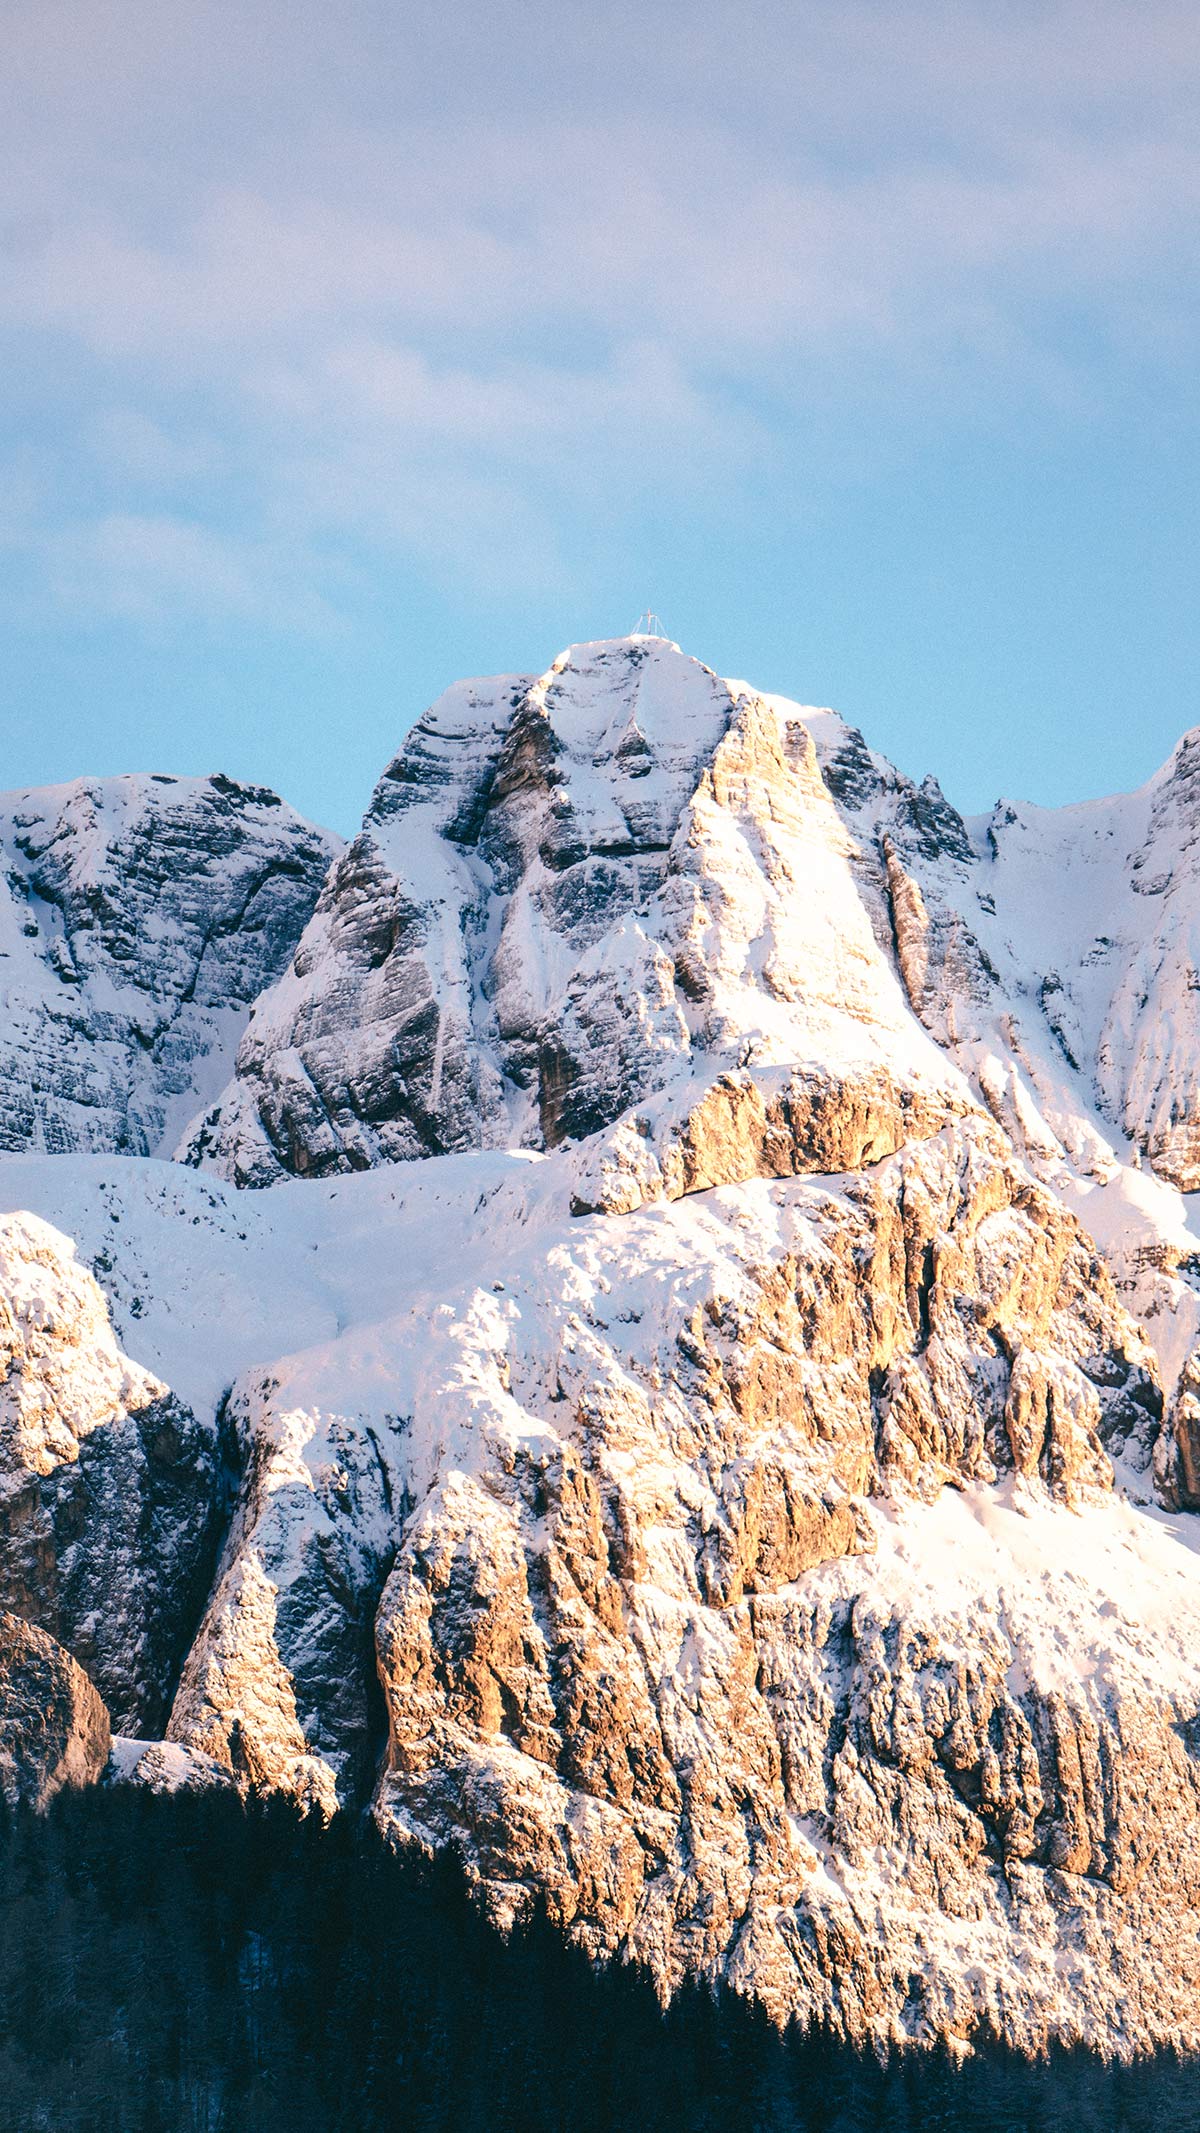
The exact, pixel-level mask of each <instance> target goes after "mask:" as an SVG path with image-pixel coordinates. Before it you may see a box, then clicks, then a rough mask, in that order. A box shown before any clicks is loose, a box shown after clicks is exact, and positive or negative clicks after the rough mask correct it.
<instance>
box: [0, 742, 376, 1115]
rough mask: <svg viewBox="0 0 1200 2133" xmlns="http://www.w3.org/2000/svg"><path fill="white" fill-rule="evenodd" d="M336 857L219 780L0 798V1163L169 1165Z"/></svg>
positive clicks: (316, 833)
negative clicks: (150, 1159)
mask: <svg viewBox="0 0 1200 2133" xmlns="http://www.w3.org/2000/svg"><path fill="white" fill-rule="evenodd" d="M337 848H338V847H337V839H336V838H332V837H330V836H328V835H327V834H326V833H325V832H324V831H321V830H315V829H313V828H312V827H311V826H310V825H309V824H308V823H307V822H302V821H301V820H300V818H299V816H298V815H295V814H293V812H292V810H291V808H289V807H285V806H284V805H283V803H282V801H280V800H279V799H278V798H277V797H276V795H275V794H274V793H272V792H267V791H266V790H264V789H263V788H261V787H257V786H255V787H250V786H244V785H236V784H234V783H233V781H232V780H231V779H229V778H226V777H222V776H217V777H213V778H171V777H165V776H164V777H126V778H81V779H79V780H77V781H76V783H75V784H73V785H60V786H50V787H47V788H45V789H44V790H42V791H34V792H19V793H6V794H4V795H2V796H0V998H2V999H3V1002H4V1005H3V1011H2V1013H0V1149H18V1148H45V1149H47V1150H49V1151H50V1152H52V1153H56V1154H57V1153H60V1152H63V1151H66V1150H70V1149H97V1150H100V1149H103V1150H108V1149H120V1150H122V1151H124V1152H127V1153H129V1154H132V1155H147V1154H156V1153H158V1152H159V1151H160V1150H161V1151H162V1152H164V1153H169V1152H170V1149H171V1148H172V1147H173V1145H174V1143H175V1141H176V1140H177V1139H178V1136H179V1134H180V1132H181V1131H182V1129H183V1127H184V1125H185V1124H186V1123H187V1121H188V1119H189V1118H191V1117H192V1116H193V1115H194V1113H195V1112H196V1111H197V1110H198V1109H199V1107H200V1105H201V1104H202V1103H203V1102H204V1101H205V1100H206V1099H207V1098H208V1097H209V1095H210V1094H211V1092H212V1091H213V1090H214V1089H217V1088H219V1087H220V1085H221V1082H222V1081H223V1080H224V1078H225V1076H226V1075H227V1074H228V1071H229V1064H230V1061H231V1059H232V1056H233V1054H234V1052H235V1051H236V1048H237V1042H238V1038H239V1037H240V1035H241V1033H242V1030H243V1028H244V1027H245V1023H246V1019H247V1016H248V1012H249V1009H250V1006H251V1004H252V1002H253V1001H254V999H255V998H256V996H257V995H258V994H259V993H260V992H261V991H262V989H263V987H264V985H267V984H269V983H270V982H271V980H272V979H273V978H275V977H277V976H278V975H279V973H280V972H281V971H282V970H283V969H285V968H286V966H287V964H288V962H289V961H290V959H291V955H292V951H293V949H294V948H295V945H296V942H297V940H298V939H299V937H300V933H301V930H302V928H303V926H304V924H305V922H306V920H307V918H308V916H309V913H310V912H311V910H312V907H313V904H314V903H315V901H316V896H317V891H318V890H319V888H320V886H321V882H322V880H323V878H324V875H325V872H326V869H327V868H328V866H329V862H330V860H331V858H332V857H333V855H334V853H335V852H336V850H337Z"/></svg>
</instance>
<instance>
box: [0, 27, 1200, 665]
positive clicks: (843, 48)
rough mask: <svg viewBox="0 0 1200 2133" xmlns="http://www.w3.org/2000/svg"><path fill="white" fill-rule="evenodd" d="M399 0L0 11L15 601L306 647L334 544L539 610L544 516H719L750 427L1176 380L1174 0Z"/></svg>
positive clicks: (1186, 58)
mask: <svg viewBox="0 0 1200 2133" xmlns="http://www.w3.org/2000/svg"><path fill="white" fill-rule="evenodd" d="M420 12H421V13H422V16H423V17H424V15H425V14H427V13H428V14H429V16H430V19H428V20H426V19H422V20H420V21H415V20H414V21H409V20H407V19H402V18H407V17H409V16H413V17H415V16H416V15H417V13H418V11H416V10H403V11H396V10H392V9H390V8H386V7H384V6H383V5H381V4H379V0H350V4H349V6H348V7H347V8H346V9H343V10H336V11H333V10H328V9H318V8H317V6H316V5H315V0H300V4H299V5H297V6H292V7H289V8H286V9H285V8H284V7H283V6H282V5H276V4H275V0H261V4H260V5H259V6H256V7H255V8H253V9H246V8H244V7H241V6H237V5H234V4H232V0H160V4H158V5H156V6H155V7H153V8H152V7H151V6H150V5H149V0H87V4H84V0H23V4H20V5H18V7H17V9H16V19H15V22H14V23H13V25H12V27H11V32H10V45H11V49H10V53H9V64H8V66H7V68H6V78H7V82H8V87H7V91H6V92H3V94H4V97H5V98H6V100H7V108H5V105H4V103H3V102H0V124H3V126H4V128H5V140H6V147H5V150H4V156H5V160H6V165H7V169H8V172H9V180H8V198H7V204H6V207H5V210H4V212H3V214H0V248H2V249H3V252H4V256H5V265H6V269H7V271H6V272H5V273H4V274H3V275H2V276H0V331H3V332H5V333H7V334H8V336H9V337H10V342H11V347H12V349H13V351H14V357H13V360H14V362H15V363H16V364H17V365H18V366H24V367H25V368H26V369H29V368H30V366H32V367H33V369H34V370H37V371H39V372H40V371H41V370H42V369H43V367H44V370H45V375H46V376H47V377H49V378H50V379H51V380H52V379H53V377H54V375H55V374H56V373H57V372H58V371H61V373H62V377H63V380H64V382H63V386H62V409H61V421H60V423H59V424H58V425H57V427H56V425H55V424H54V421H53V408H52V400H53V392H52V387H51V386H46V387H45V388H43V387H41V386H40V385H39V387H38V391H37V393H36V394H35V395H34V397H35V399H36V401H37V414H38V417H39V420H40V422H41V425H42V431H43V434H44V436H45V438H46V444H45V452H46V467H47V469H52V470H53V471H52V472H50V473H48V481H49V485H50V487H51V489H52V491H53V490H54V489H55V485H56V484H58V485H59V487H58V490H57V500H55V497H54V496H53V495H52V497H51V499H50V501H49V502H48V503H47V505H46V508H45V511H44V513H43V514H42V516H41V517H37V516H36V515H35V520H34V523H33V525H32V527H31V529H30V531H29V533H28V544H27V545H28V551H29V554H30V555H31V556H32V557H33V558H35V559H40V562H39V567H41V568H43V570H44V573H45V587H46V592H47V596H48V597H51V598H58V599H60V600H62V601H63V602H65V603H71V604H72V605H76V604H78V603H80V602H84V603H91V604H92V605H95V604H97V603H101V602H105V601H107V602H108V603H109V604H110V606H111V608H112V610H113V612H116V613H119V614H121V615H122V616H125V617H126V618H128V619H130V620H131V621H139V620H149V621H152V622H161V620H162V618H163V616H164V615H165V614H167V613H169V612H171V611H175V612H178V613H179V614H180V615H183V616H190V615H194V614H195V613H196V612H198V611H201V610H203V611H205V612H217V611H220V610H225V611H227V612H228V613H230V614H231V615H236V616H244V615H247V614H249V613H252V612H264V611H269V612H271V613H275V614H278V615H280V616H284V615H292V616H293V617H295V616H298V615H300V614H301V613H303V614H304V615H309V616H311V615H313V614H317V615H318V616H323V615H324V613H325V611H326V608H329V609H334V608H336V606H337V604H338V600H339V597H340V589H339V584H338V582H337V580H338V572H339V568H344V566H339V565H338V563H337V560H336V559H337V542H338V539H339V536H345V537H346V538H353V539H354V540H367V541H368V542H377V543H379V544H380V545H381V552H388V551H389V550H390V551H392V552H395V551H397V550H400V551H404V552H407V553H409V554H414V555H419V556H420V557H421V558H422V560H423V562H424V564H425V566H426V567H428V568H431V569H433V570H445V571H449V572H463V571H465V572H467V573H470V574H476V575H478V577H479V579H480V582H487V583H489V584H493V583H496V582H499V581H501V580H503V578H504V576H505V574H506V573H509V572H513V571H518V570H523V571H526V572H533V573H535V574H537V575H540V577H541V578H542V579H543V580H544V581H547V582H548V581H550V580H552V579H553V578H554V576H555V574H556V573H557V572H558V571H560V570H561V569H563V568H564V567H565V565H564V562H563V557H562V550H561V513H562V508H563V505H562V499H563V496H564V494H565V493H566V492H567V491H568V490H569V489H570V487H571V486H572V485H578V484H579V483H580V482H585V483H589V484H590V485H591V488H592V492H593V498H594V505H593V510H594V519H595V524H596V525H603V524H610V523H613V522H614V521H615V520H616V519H617V518H619V514H620V510H621V508H622V499H623V498H624V499H626V500H627V499H628V498H629V497H631V496H637V495H641V494H642V493H644V490H645V488H646V486H647V484H649V485H650V486H651V487H653V488H655V489H656V490H657V491H658V493H660V494H661V493H664V491H667V492H670V493H672V494H674V495H675V496H676V497H678V498H679V499H680V500H681V502H682V500H684V499H690V498H694V497H695V495H696V494H697V492H698V491H701V490H703V489H705V488H707V490H708V492H709V493H710V494H711V495H713V496H716V495H719V494H720V493H721V492H723V491H724V489H725V488H726V486H727V485H728V484H729V483H730V482H732V481H736V479H737V477H738V474H739V470H743V471H744V470H745V469H747V468H751V467H755V466H759V465H761V464H762V461H763V458H764V455H769V453H770V449H771V433H772V423H773V422H774V421H776V420H777V419H780V411H781V410H782V411H783V414H784V416H785V417H786V418H787V419H789V420H791V419H795V418H796V416H797V414H799V415H800V416H802V417H803V418H805V419H811V418H812V417H813V411H814V410H817V411H820V410H822V409H833V410H835V411H837V410H840V411H841V413H842V415H843V416H844V417H845V418H846V419H847V420H848V422H849V425H850V427H851V428H853V403H854V396H855V394H856V393H861V392H864V391H869V392H870V393H871V394H874V395H879V394H881V393H883V394H886V393H887V392H888V391H892V392H894V393H895V394H896V395H897V396H898V397H903V398H907V400H908V401H909V402H910V403H911V402H912V401H913V400H914V399H915V398H917V397H918V396H919V394H920V392H921V390H922V389H928V388H929V385H930V381H931V380H939V381H940V380H944V378H945V377H946V375H947V374H948V373H950V372H953V374H954V375H955V377H956V378H957V379H958V380H959V383H960V387H961V388H962V389H965V390H968V391H969V390H975V391H977V392H978V393H979V394H980V395H981V396H983V397H988V398H995V397H996V396H1003V395H1005V394H1014V393H1015V394H1018V395H1028V394H1030V393H1032V394H1034V395H1036V394H1038V393H1039V392H1044V393H1047V394H1048V395H1050V396H1051V397H1054V396H1059V397H1062V396H1064V395H1069V394H1070V392H1071V391H1072V390H1073V389H1075V387H1076V386H1078V389H1079V390H1080V391H1081V392H1087V391H1090V390H1093V389H1095V379H1094V377H1091V376H1090V375H1089V368H1090V366H1092V358H1091V356H1090V355H1089V352H1088V344H1089V341H1090V344H1091V347H1092V348H1093V349H1094V348H1095V347H1096V346H1099V345H1101V344H1103V343H1106V342H1108V343H1111V342H1112V341H1113V340H1114V339H1122V338H1123V342H1124V345H1125V348H1126V350H1127V352H1132V353H1131V359H1136V360H1137V361H1141V362H1152V361H1154V360H1162V361H1163V362H1165V363H1168V364H1174V365H1179V364H1182V363H1183V362H1185V361H1186V360H1188V359H1189V358H1190V357H1194V351H1195V339H1196V330H1197V324H1198V320H1197V313H1196V307H1195V300H1194V297H1193V296H1192V295H1191V293H1190V290H1189V289H1188V288H1187V286H1186V285H1185V281H1184V277H1183V275H1182V273H1181V265H1182V263H1183V262H1184V261H1185V260H1188V259H1190V258H1191V257H1192V256H1193V254H1194V248H1195V244H1196V240H1197V236H1198V234H1200V144H1198V141H1197V137H1196V134H1195V131H1194V128H1191V127H1190V126H1189V124H1188V118H1189V115H1190V104H1191V100H1192V99H1193V98H1194V95H1195V92H1196V89H1197V87H1198V86H1200V30H1198V27H1197V18H1196V15H1195V11H1194V9H1193V8H1192V7H1190V6H1188V7H1181V6H1176V5H1174V4H1172V0H1150V4H1149V5H1148V6H1147V7H1146V8H1145V9H1143V10H1141V11H1140V13H1139V23H1138V31H1137V35H1136V36H1133V35H1131V33H1130V17H1129V13H1128V10H1127V8H1125V7H1124V6H1119V7H1118V6H1116V5H1113V4H1110V0H1097V4H1095V5H1090V6H1083V5H1081V4H1077V0H1057V4H1053V0H1051V4H1036V5H1035V4H1034V0H1028V4H1019V0H1009V4H1004V5H1000V6H986V7H985V6H983V5H982V4H980V5H974V6H971V5H968V6H966V7H963V6H953V7H951V6H949V5H943V4H940V0H937V4H935V0H921V4H918V0H907V4H901V5H898V6H893V7H884V6H882V5H874V4H865V0H857V4H855V0H851V4H849V5H839V6H836V7H835V6H833V5H832V4H820V5H810V6H808V7H801V8H799V9H795V10H792V9H781V8H779V7H777V6H773V5H770V4H769V0H746V4H744V5H741V6H739V7H738V8H737V9H734V8H732V7H730V6H726V5H723V4H722V5H720V6H708V7H705V6H704V5H701V6H700V7H699V8H697V7H695V6H693V7H690V8H688V9H686V10H685V9H684V8H683V7H682V6H681V5H676V4H675V0H670V4H664V5H663V6H661V7H659V8H656V9H654V10H652V11H644V10H637V9H634V8H633V7H632V6H625V5H607V6H602V7H601V8H600V9H599V10H598V11H596V12H595V13H594V15H593V16H592V17H591V18H589V20H588V21H587V22H583V21H582V20H581V21H578V22H574V23H568V21H567V19H566V15H565V11H563V10H562V9H561V8H560V7H555V8H549V7H545V8H542V9H539V8H538V7H536V6H534V7H532V8H530V7H526V8H522V9H520V10H518V9H517V8H516V7H515V6H510V5H508V4H507V0H506V4H503V5H500V6H498V7H491V8H489V9H487V10H484V9H483V8H478V9H476V8H466V9H458V10H453V11H452V10H443V11H440V14H439V15H438V16H437V17H436V18H435V17H434V16H433V11H420ZM648 17H649V19H648ZM318 113H319V114H320V115H319V117H317V116H315V114H318ZM1064 308H1068V309H1070V311H1071V313H1072V316H1073V317H1074V318H1076V319H1080V318H1082V319H1083V320H1085V321H1086V323H1087V329H1088V330H1087V332H1085V333H1082V334H1079V335H1077V336H1076V339H1075V342H1074V343H1073V345H1071V346H1070V347H1069V348H1064V345H1063V332H1062V317H1063V312H1064ZM36 427H37V425H36V424H35V429H36ZM64 432H65V434H66V435H67V436H68V437H69V438H70V439H71V444H72V466H71V471H70V475H69V478H68V479H67V480H66V481H65V482H64V481H63V478H62V472H61V467H62V449H63V443H62V440H63V435H64ZM222 485H223V486H222ZM222 496H224V502H222ZM164 498H167V499H169V500H170V509H165V508H164ZM305 544H308V545H305ZM294 583H299V584H300V585H301V586H307V587H308V588H309V589H308V590H303V591H301V593H299V594H298V595H295V596H294V597H292V602H291V604H290V605H289V597H291V596H289V595H288V593H287V587H288V586H289V584H294ZM322 583H323V585H324V590H323V591H318V590H317V588H318V587H319V586H321V585H322ZM264 588H265V591H264Z"/></svg>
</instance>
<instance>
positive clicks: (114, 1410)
mask: <svg viewBox="0 0 1200 2133" xmlns="http://www.w3.org/2000/svg"><path fill="white" fill-rule="evenodd" d="M221 1497H222V1482H221V1471H220V1460H219V1457H218V1445H217V1432H216V1427H215V1423H214V1422H213V1420H212V1419H208V1420H206V1421H204V1422H198V1421H197V1420H196V1418H195V1417H194V1416H193V1415H192V1414H191V1413H190V1412H189V1410H188V1409H187V1408H186V1407H185V1406H184V1405H183V1404H182V1402H181V1401H179V1400H177V1399H175V1398H174V1396H173V1395H172V1394H171V1393H170V1392H169V1391H168V1389H167V1387H166V1386H165V1385H163V1384H161V1383H159V1382H158V1380H157V1379H155V1378H153V1377H152V1376H151V1375H150V1373H149V1372H148V1371H145V1370H141V1369H139V1368H138V1366H137V1365H136V1364H134V1363H131V1362H130V1361H129V1360H128V1359H127V1358H126V1357H125V1356H123V1355H122V1354H121V1352H120V1350H119V1349H118V1347H117V1344H116V1341H115V1340H114V1338H113V1333H112V1328H111V1325H110V1323H109V1317H108V1310H107V1306H106V1304H105V1302H104V1298H103V1296H102V1295H101V1292H100V1290H99V1288H98V1287H97V1284H96V1282H95V1280H94V1278H93V1277H92V1275H91V1274H89V1273H87V1272H86V1271H85V1270H84V1269H83V1268H82V1267H80V1266H79V1265H78V1264H77V1263H76V1261H75V1258H74V1254H73V1251H72V1248H71V1245H70V1243H69V1241H68V1240H67V1239H66V1238H65V1237H62V1236H60V1235H58V1233H57V1232H55V1231H54V1230H52V1229H50V1228H49V1226H48V1225H47V1224H45V1223H42V1222H38V1221H36V1220H35V1219H34V1218H32V1217H30V1216H25V1217H12V1216H9V1217H7V1218H5V1219H4V1220H2V1221H0V1606H4V1607H7V1608H11V1609H13V1610H14V1611H16V1612H19V1613H20V1614H21V1615H23V1616H25V1617H27V1618H28V1620H30V1621H31V1622H34V1623H37V1624H38V1625H39V1626H40V1627H41V1628H43V1629H45V1630H47V1631H49V1632H50V1634H51V1635H52V1636H54V1637H55V1638H56V1639H57V1640H58V1641H59V1643H61V1644H64V1645H65V1646H66V1647H67V1649H68V1650H69V1651H70V1652H72V1653H73V1654H74V1656H75V1658H76V1659H78V1660H79V1661H80V1662H81V1663H82V1664H83V1665H84V1666H85V1667H86V1669H87V1671H88V1673H89V1675H90V1676H91V1678H92V1679H93V1680H94V1681H95V1683H96V1685H97V1687H98V1688H99V1689H100V1690H101V1691H102V1693H103V1695H104V1698H105V1700H106V1702H107V1705H108V1708H109V1710H110V1711H111V1713H112V1715H113V1718H114V1720H115V1721H116V1723H117V1726H118V1729H119V1730H121V1731H123V1732H128V1733H153V1732H155V1731H157V1730H160V1729H161V1726H162V1724H163V1722H164V1720H165V1718H166V1712H167V1708H168V1705H169V1701H170V1697H171V1695H172V1693H173V1691H174V1687H175V1681H176V1677H177V1674H178V1671H179V1667H180V1665H181V1663H182V1660H183V1655H184V1652H185V1650H186V1647H187V1642H188V1639H189V1638H190V1636H191V1634H192V1631H193V1629H194V1625H195V1622H196V1620H197V1618H198V1616H199V1614H200V1611H201V1609H202V1607H203V1604H204V1599H205V1595H206V1592H207V1589H208V1583H209V1579H210V1577H211V1575H212V1569H213V1562H214V1557H215V1552H216V1545H217V1540H218V1532H219V1521H220V1516H221Z"/></svg>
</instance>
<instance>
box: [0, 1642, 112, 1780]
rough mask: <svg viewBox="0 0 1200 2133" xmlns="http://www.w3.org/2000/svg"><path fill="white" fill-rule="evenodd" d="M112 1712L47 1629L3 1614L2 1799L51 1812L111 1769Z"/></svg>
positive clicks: (0, 1656)
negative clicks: (68, 1793) (69, 1790)
mask: <svg viewBox="0 0 1200 2133" xmlns="http://www.w3.org/2000/svg"><path fill="white" fill-rule="evenodd" d="M111 1744H112V1736H111V1731H110V1728H109V1722H108V1712H107V1711H106V1710H105V1708H104V1705H103V1703H102V1701H101V1699H100V1697H99V1696H98V1695H97V1694H96V1691H95V1689H94V1688H93V1687H92V1684H91V1682H90V1681H89V1680H88V1678H87V1675H86V1674H85V1673H84V1671H83V1668H82V1667H81V1666H77V1665H76V1663H75V1661H74V1660H73V1659H72V1658H71V1655H70V1653H69V1652H65V1651H64V1650H63V1648H62V1646H61V1644H56V1643H55V1641H54V1639H53V1637H48V1636H47V1635H46V1632H45V1630H42V1629H35V1628H34V1627H33V1625H32V1623H29V1622H22V1621H21V1620H20V1619H19V1618H18V1617H17V1616H16V1615H10V1614H0V1795H2V1796H3V1798H4V1799H5V1800H6V1801H7V1803H8V1805H9V1806H10V1807H16V1806H18V1805H21V1806H26V1807H34V1808H37V1809H39V1810H40V1809H43V1808H46V1807H48V1806H49V1804H50V1802H51V1800H52V1799H53V1798H54V1795H55V1793H57V1792H61V1791H62V1789H63V1787H64V1786H65V1785H70V1786H83V1785H94V1784H95V1783H96V1781H97V1780H98V1779H99V1778H100V1777H102V1776H103V1774H104V1771H105V1768H106V1766H107V1763H108V1756H109V1749H110V1747H111Z"/></svg>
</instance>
